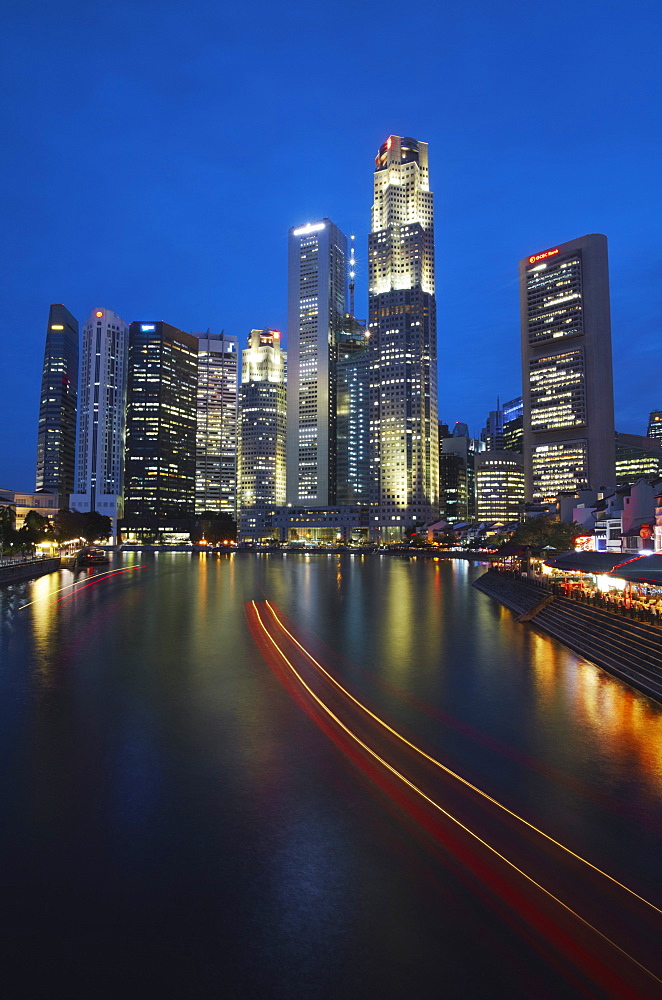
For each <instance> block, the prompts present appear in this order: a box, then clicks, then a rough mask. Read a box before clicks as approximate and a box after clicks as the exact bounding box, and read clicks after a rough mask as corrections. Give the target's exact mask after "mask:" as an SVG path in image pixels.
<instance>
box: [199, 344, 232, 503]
mask: <svg viewBox="0 0 662 1000" xmlns="http://www.w3.org/2000/svg"><path fill="white" fill-rule="evenodd" d="M195 336H197V337H198V338H199V342H198V388H197V430H196V459H195V512H196V514H202V513H203V512H204V511H215V512H220V513H222V514H230V515H231V516H232V517H235V515H236V509H237V377H238V374H239V373H238V365H239V340H238V339H237V337H228V336H227V335H226V334H225V333H210V332H209V331H207V333H200V334H195Z"/></svg>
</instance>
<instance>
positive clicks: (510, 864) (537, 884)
mask: <svg viewBox="0 0 662 1000" xmlns="http://www.w3.org/2000/svg"><path fill="white" fill-rule="evenodd" d="M265 603H266V604H269V602H268V601H267V602H265ZM251 604H252V605H253V608H254V609H255V614H256V616H257V619H258V621H259V623H260V627H261V628H262V630H263V632H264V634H265V635H266V636H267V638H268V639H269V641H270V642H271V644H272V645H273V646H274V647H275V648H276V650H277V651H278V653H279V654H280V656H281V657H282V659H283V660H284V661H285V663H286V664H287V665H288V667H289V668H290V670H291V671H292V673H293V674H294V676H295V677H296V678H297V680H298V681H299V683H300V684H301V686H302V687H304V688H305V689H306V691H307V692H308V693H309V694H310V696H311V698H313V699H314V701H316V702H317V704H318V705H319V706H320V708H321V709H322V711H324V712H326V714H327V715H328V716H329V718H331V719H333V721H334V722H335V723H336V725H337V726H339V727H340V728H341V729H342V730H343V732H345V733H347V735H348V736H349V737H350V739H352V740H354V742H355V743H358V745H359V746H360V747H361V748H362V749H363V750H365V752H366V753H367V754H369V755H370V756H371V757H373V758H374V759H375V760H376V761H378V763H380V764H381V765H382V767H384V768H385V769H386V770H387V771H389V772H390V773H391V774H393V775H394V776H395V777H396V778H398V779H399V780H400V781H402V783H403V784H405V785H406V786H407V787H408V788H410V789H411V790H412V791H413V792H415V793H416V794H417V795H419V796H420V797H421V798H422V799H423V801H424V802H427V803H428V805H430V806H432V808H433V809H436V810H437V811H438V812H440V813H441V814H442V815H443V816H446V818H447V819H449V820H450V821H451V822H452V823H455V824H456V825H457V826H459V827H460V829H461V830H463V831H464V832H465V833H467V834H468V835H469V836H470V837H473V839H474V840H476V841H478V843H479V844H481V845H482V846H483V847H485V848H486V849H487V850H488V851H489V852H490V853H491V854H493V855H494V856H495V857H497V858H499V860H500V861H503V863H504V864H505V865H507V866H508V867H509V868H512V870H513V871H515V872H517V874H518V875H521V876H522V878H523V879H525V880H526V881H527V882H528V883H529V884H530V885H533V886H535V888H536V889H539V890H540V892H542V893H543V895H545V896H547V897H548V898H549V899H551V900H553V901H554V902H555V903H557V904H558V905H559V906H560V907H561V908H562V909H563V910H565V911H566V913H569V914H571V916H573V917H575V918H576V919H577V920H579V922H580V923H582V924H583V925H584V926H585V927H587V928H588V929H589V930H591V931H593V933H594V934H597V935H598V937H600V938H601V939H602V940H603V941H605V942H606V943H607V944H608V945H610V947H612V948H614V949H615V950H616V951H617V952H619V954H621V955H623V956H624V958H626V959H628V961H630V962H632V963H633V964H634V965H636V966H637V967H638V968H639V969H641V971H642V972H644V973H646V975H647V976H650V977H651V979H654V980H655V982H657V983H660V984H662V979H660V978H659V977H658V976H656V975H655V973H654V972H651V970H650V969H647V968H646V966H645V965H642V963H641V962H639V961H638V960H637V959H636V958H635V957H634V956H633V955H630V953H629V952H627V951H625V949H624V948H621V946H620V945H618V944H616V942H615V941H612V939H611V938H610V937H607V935H606V934H603V932H602V931H601V930H598V928H597V927H595V926H594V925H593V924H592V923H590V921H588V920H586V919H585V918H584V917H582V916H581V915H580V914H579V913H577V912H576V910H573V909H572V907H571V906H569V905H568V904H567V903H564V902H563V900H562V899H559V897H558V896H555V895H554V893H553V892H550V890H549V889H546V888H545V887H544V886H543V885H541V884H540V882H537V881H536V880H535V879H534V878H533V877H532V876H531V875H527V874H526V872H525V871H524V870H523V869H521V868H519V867H518V866H517V865H516V864H515V862H514V861H510V859H509V858H507V857H506V856H505V854H501V852H500V851H498V850H497V849H496V847H492V845H491V844H489V843H488V842H487V841H486V840H483V838H482V837H481V836H480V834H478V833H476V832H475V831H474V830H472V829H471V828H470V827H468V826H466V825H465V824H464V823H463V822H462V820H459V819H458V818H457V817H456V816H453V814H452V813H449V812H448V810H447V809H444V807H443V806H441V805H439V803H438V802H435V801H434V799H431V798H430V796H429V795H427V794H426V793H425V792H424V791H423V789H422V788H419V787H418V785H415V784H414V782H413V781H410V780H409V778H407V777H406V776H405V775H404V774H402V773H401V772H400V771H398V770H397V769H396V768H395V767H393V765H392V764H389V762H388V761H387V760H384V758H383V757H380V756H379V754H378V753H376V752H375V751H374V750H373V749H372V748H371V747H369V746H368V745H367V743H364V742H363V740H362V739H361V738H360V737H359V736H357V735H356V733H353V732H352V730H351V729H350V728H349V727H348V726H346V725H345V723H344V722H343V721H342V720H341V719H340V718H338V716H337V715H336V714H335V712H333V711H332V709H330V708H329V707H328V705H326V704H325V702H323V701H322V699H321V698H320V697H318V695H316V694H315V692H314V691H313V689H312V688H311V687H310V686H309V685H308V684H307V683H306V681H305V680H304V679H303V677H302V676H301V674H300V673H299V671H298V670H297V669H296V667H295V666H294V664H293V663H292V662H291V660H289V659H288V658H287V656H286V655H285V653H284V652H283V650H282V649H281V648H280V646H279V645H278V643H277V642H276V641H275V639H274V638H273V637H272V636H271V635H270V633H269V630H268V629H267V628H266V626H265V625H264V622H263V621H262V617H261V615H260V612H259V610H258V607H257V604H256V603H255V601H251ZM269 607H270V609H271V606H270V605H269ZM279 624H280V622H279ZM284 631H287V629H284ZM289 634H290V633H289V632H288V635H289ZM294 641H295V642H296V643H297V646H300V648H301V649H303V647H302V646H301V644H300V643H298V642H297V641H296V639H295V640H294ZM304 652H305V650H304ZM325 673H326V671H325ZM350 697H351V696H350ZM370 714H372V713H370ZM375 718H376V717H375ZM377 721H379V720H377ZM387 728H388V727H387ZM405 742H406V741H405ZM571 853H572V852H571ZM612 881H613V880H612ZM634 895H636V893H634ZM637 898H639V897H637ZM644 902H646V900H644ZM650 905H652V904H650ZM653 909H657V907H653Z"/></svg>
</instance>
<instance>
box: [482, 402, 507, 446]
mask: <svg viewBox="0 0 662 1000" xmlns="http://www.w3.org/2000/svg"><path fill="white" fill-rule="evenodd" d="M480 439H481V441H482V442H483V444H484V445H485V450H486V451H502V450H503V410H502V408H501V406H500V405H499V400H498V399H497V408H496V410H490V412H489V414H488V417H487V420H486V421H485V426H484V428H483V430H482V431H481V435H480Z"/></svg>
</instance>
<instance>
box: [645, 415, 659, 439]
mask: <svg viewBox="0 0 662 1000" xmlns="http://www.w3.org/2000/svg"><path fill="white" fill-rule="evenodd" d="M646 437H649V438H660V439H662V410H652V411H651V415H650V417H649V418H648V430H647V431H646Z"/></svg>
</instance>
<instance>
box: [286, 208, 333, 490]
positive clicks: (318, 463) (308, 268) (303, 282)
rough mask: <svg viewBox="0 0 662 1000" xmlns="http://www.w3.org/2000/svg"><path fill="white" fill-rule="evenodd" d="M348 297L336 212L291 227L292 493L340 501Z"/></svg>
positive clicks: (289, 434) (289, 421)
mask: <svg viewBox="0 0 662 1000" xmlns="http://www.w3.org/2000/svg"><path fill="white" fill-rule="evenodd" d="M346 297H347V237H346V236H345V235H344V233H342V232H341V231H340V229H338V227H337V226H335V225H334V224H333V223H332V222H331V220H330V219H323V220H322V221H321V222H312V223H307V224H306V225H305V226H297V227H295V228H293V229H290V232H289V247H288V314H287V338H288V339H287V347H288V350H287V354H288V362H287V366H288V367H287V501H288V503H293V504H306V505H308V506H319V507H328V506H332V505H333V504H334V503H335V502H336V380H335V357H336V341H337V338H338V335H339V333H340V331H341V329H342V325H343V319H344V316H345V311H346Z"/></svg>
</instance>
